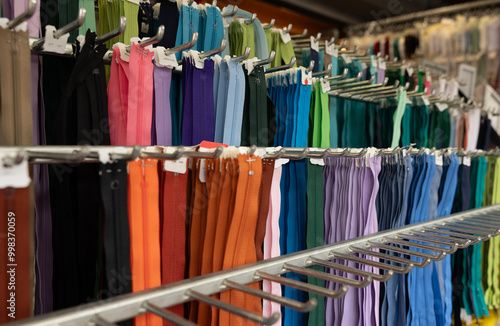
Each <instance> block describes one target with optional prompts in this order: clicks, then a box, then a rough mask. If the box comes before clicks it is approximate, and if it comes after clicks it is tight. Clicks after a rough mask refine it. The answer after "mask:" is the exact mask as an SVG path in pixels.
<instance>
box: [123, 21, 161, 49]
mask: <svg viewBox="0 0 500 326" xmlns="http://www.w3.org/2000/svg"><path fill="white" fill-rule="evenodd" d="M164 35H165V26H163V25H160V27H158V31H157V32H156V35H155V36H153V37H150V38H147V39H143V40H142V41H139V43H138V44H139V46H140V47H141V48H145V47H146V46H148V45H151V44H155V43H158V42H160V41H161V40H162V39H163V36H164ZM126 49H127V51H128V52H130V50H131V49H132V46H131V45H129V46H127V48H126Z"/></svg>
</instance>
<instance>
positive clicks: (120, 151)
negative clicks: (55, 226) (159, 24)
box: [0, 145, 500, 165]
mask: <svg viewBox="0 0 500 326" xmlns="http://www.w3.org/2000/svg"><path fill="white" fill-rule="evenodd" d="M164 149H167V152H164ZM168 149H170V151H168ZM198 149H199V148H198V147H197V146H190V147H184V146H164V147H163V146H0V161H2V163H3V164H5V165H14V164H19V163H21V162H22V161H23V160H25V159H27V160H28V161H29V163H32V164H64V163H99V162H103V161H109V162H111V161H113V160H125V161H132V160H135V159H137V158H141V159H144V158H155V159H162V160H177V159H179V158H181V157H187V158H198V159H210V158H218V157H219V156H220V155H221V154H222V153H223V152H224V150H225V149H224V147H223V146H218V147H217V148H215V149H211V150H208V151H199V150H198ZM241 149H244V150H246V151H247V152H248V153H249V154H251V155H253V154H254V153H256V152H258V151H260V154H261V155H262V157H263V158H265V159H275V160H276V159H289V160H302V159H305V158H313V159H322V158H325V157H362V156H364V155H365V154H366V153H367V152H368V149H367V148H358V149H351V148H308V147H298V148H295V147H271V148H258V147H256V146H251V147H240V150H241ZM403 150H407V151H408V153H409V154H413V155H422V154H423V153H424V152H425V150H426V149H425V148H420V149H417V148H413V145H412V146H409V147H407V148H400V147H397V148H395V149H379V150H377V154H376V155H378V156H383V155H390V154H402V153H403ZM429 151H430V153H439V154H444V153H446V152H449V153H456V154H457V155H458V156H469V157H475V156H485V155H487V156H500V150H499V149H498V148H497V149H495V150H489V151H483V150H472V151H468V152H466V151H464V150H463V149H457V148H446V149H441V150H435V149H429ZM262 153H265V154H262Z"/></svg>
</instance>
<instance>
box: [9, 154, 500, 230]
mask: <svg viewBox="0 0 500 326" xmlns="http://www.w3.org/2000/svg"><path fill="white" fill-rule="evenodd" d="M158 148H163V147H161V146H159V147H158ZM166 148H172V146H166ZM174 148H175V151H174V152H173V153H162V152H156V151H155V152H151V151H148V150H149V147H145V146H119V147H116V146H16V147H7V146H4V147H2V146H0V154H2V153H8V154H10V155H12V154H15V153H18V152H20V151H25V152H27V155H28V157H29V159H30V162H31V163H44V164H45V163H64V162H61V161H64V160H65V159H66V160H67V163H72V162H74V154H73V152H77V153H80V152H82V151H83V152H85V153H86V154H85V155H83V154H82V157H83V158H82V159H81V160H82V162H85V163H88V162H96V160H95V159H98V158H99V155H98V152H99V151H101V150H107V151H109V152H110V156H111V158H112V159H116V160H133V159H135V158H136V157H140V158H143V159H144V158H148V157H149V158H158V159H168V160H174V159H178V158H180V157H182V156H184V157H188V158H189V157H192V158H214V155H215V156H218V155H220V153H222V152H223V151H224V148H223V147H221V148H218V149H216V150H214V151H212V152H207V153H204V152H198V151H197V150H196V149H195V148H194V147H186V148H184V147H182V146H176V147H174ZM115 149H119V151H116V152H115V151H114V150H115ZM262 149H264V148H262ZM124 150H125V152H124ZM423 150H424V149H421V150H412V151H411V154H412V155H419V153H420V154H423ZM448 151H454V152H456V153H458V154H457V155H462V156H464V155H469V156H471V155H477V154H480V155H487V154H486V152H484V153H477V152H475V151H474V152H469V153H465V152H464V151H463V150H461V151H456V150H453V149H448ZM133 152H138V154H134V155H132V153H133ZM219 152H220V153H219ZM365 152H366V149H361V151H360V150H356V151H352V150H351V149H349V148H344V149H343V151H342V152H339V151H338V149H336V150H334V149H332V148H320V149H310V148H307V147H305V148H295V147H293V148H292V147H286V148H279V149H277V151H276V152H275V153H272V152H269V151H267V154H264V157H263V158H267V159H276V158H280V157H283V158H289V159H294V160H297V159H303V158H325V157H341V156H344V157H359V156H362V155H363V154H364V153H365ZM379 152H380V151H379ZM214 153H215V154H214ZM395 153H396V152H395V151H393V150H392V151H390V152H388V153H386V152H380V153H379V154H378V155H383V154H395ZM278 154H279V155H278ZM278 156H279V157H278ZM51 159H52V160H57V162H55V161H50V160H51ZM90 159H92V160H90ZM41 160H43V161H41ZM490 215H491V214H490ZM481 219H482V220H484V221H485V223H484V225H491V226H493V227H495V228H497V227H500V226H499V225H497V224H496V221H497V219H495V218H492V217H488V216H485V215H479V216H478V215H475V216H472V217H470V216H466V217H465V219H464V218H462V219H454V220H453V222H473V223H474V227H477V221H479V220H481ZM492 219H493V220H492ZM476 220H477V221H476ZM498 220H499V221H500V215H499V219H498ZM450 222H451V221H450ZM499 223H500V222H499ZM432 226H433V227H437V226H438V225H432ZM447 227H448V226H447ZM447 227H446V228H447ZM440 228H442V227H441V226H440ZM446 228H445V229H446ZM486 230H487V231H491V230H490V229H486ZM455 231H456V230H455ZM458 231H462V232H465V233H468V234H471V233H474V232H467V230H463V229H458ZM490 233H491V232H486V233H485V232H482V233H476V234H480V235H488V234H490ZM474 239H475V237H474Z"/></svg>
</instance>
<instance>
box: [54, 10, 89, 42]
mask: <svg viewBox="0 0 500 326" xmlns="http://www.w3.org/2000/svg"><path fill="white" fill-rule="evenodd" d="M86 15H87V10H85V8H80V9H79V10H78V16H77V18H76V19H75V20H74V21H72V22H71V23H69V24H68V25H65V26H63V27H61V28H59V29H58V30H56V31H55V32H54V37H55V38H57V39H58V38H60V37H61V36H63V35H64V34H67V33H69V32H71V31H74V30H75V29H77V28H79V27H81V26H82V25H83V23H85V16H86Z"/></svg>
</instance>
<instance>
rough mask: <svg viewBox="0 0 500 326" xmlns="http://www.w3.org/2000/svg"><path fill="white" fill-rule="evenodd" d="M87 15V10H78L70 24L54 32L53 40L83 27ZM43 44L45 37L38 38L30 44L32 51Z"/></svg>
mask: <svg viewBox="0 0 500 326" xmlns="http://www.w3.org/2000/svg"><path fill="white" fill-rule="evenodd" d="M86 15H87V10H85V8H80V9H79V10H78V16H77V17H76V19H75V20H74V21H72V22H71V23H69V24H67V25H64V26H63V27H61V28H59V29H57V30H56V31H54V38H56V39H59V38H60V37H61V36H63V35H64V34H67V33H69V32H71V31H73V30H75V29H77V28H79V27H81V26H82V25H83V23H85V17H86ZM44 44H45V37H42V38H39V39H38V40H36V41H35V42H33V44H32V49H34V50H39V49H40V47H42V46H43V45H44Z"/></svg>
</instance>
